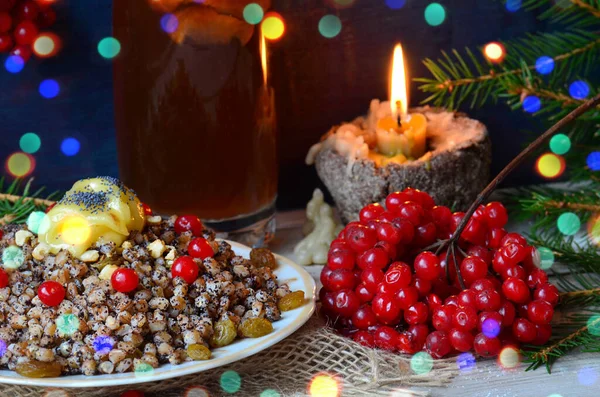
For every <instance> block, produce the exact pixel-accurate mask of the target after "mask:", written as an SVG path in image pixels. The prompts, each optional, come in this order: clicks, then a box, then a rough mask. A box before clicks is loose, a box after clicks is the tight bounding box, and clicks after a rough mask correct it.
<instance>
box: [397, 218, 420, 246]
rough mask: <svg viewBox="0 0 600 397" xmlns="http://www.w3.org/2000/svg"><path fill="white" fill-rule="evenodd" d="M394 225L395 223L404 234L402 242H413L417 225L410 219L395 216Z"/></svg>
mask: <svg viewBox="0 0 600 397" xmlns="http://www.w3.org/2000/svg"><path fill="white" fill-rule="evenodd" d="M392 225H394V226H395V227H396V228H397V229H398V230H399V231H400V235H401V236H402V240H401V241H400V242H401V243H402V244H410V243H412V241H413V239H414V237H415V227H414V225H413V224H412V223H410V221H407V220H406V219H402V218H394V219H393V220H392Z"/></svg>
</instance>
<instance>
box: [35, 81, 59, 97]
mask: <svg viewBox="0 0 600 397" xmlns="http://www.w3.org/2000/svg"><path fill="white" fill-rule="evenodd" d="M39 92H40V95H41V96H43V97H44V98H46V99H52V98H56V96H57V95H58V94H59V93H60V85H58V82H57V81H56V80H52V79H46V80H44V81H42V82H41V83H40V87H39Z"/></svg>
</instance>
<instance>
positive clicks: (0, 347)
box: [0, 339, 6, 357]
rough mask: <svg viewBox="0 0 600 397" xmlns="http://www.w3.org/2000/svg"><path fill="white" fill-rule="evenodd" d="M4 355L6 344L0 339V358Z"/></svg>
mask: <svg viewBox="0 0 600 397" xmlns="http://www.w3.org/2000/svg"><path fill="white" fill-rule="evenodd" d="M4 353H6V342H4V339H0V357H2V356H4Z"/></svg>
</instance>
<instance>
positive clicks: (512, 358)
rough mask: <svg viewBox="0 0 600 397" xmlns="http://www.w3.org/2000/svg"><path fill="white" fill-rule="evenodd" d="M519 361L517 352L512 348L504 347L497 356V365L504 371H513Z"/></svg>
mask: <svg viewBox="0 0 600 397" xmlns="http://www.w3.org/2000/svg"><path fill="white" fill-rule="evenodd" d="M520 361H521V358H520V355H519V351H518V350H517V349H515V348H514V347H512V346H508V347H505V348H504V349H502V351H501V352H500V354H499V355H498V365H500V366H501V367H502V368H504V369H513V368H516V367H517V366H518V365H519V362H520Z"/></svg>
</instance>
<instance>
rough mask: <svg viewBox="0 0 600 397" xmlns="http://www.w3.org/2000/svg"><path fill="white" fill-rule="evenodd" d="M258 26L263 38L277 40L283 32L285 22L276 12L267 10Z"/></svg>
mask: <svg viewBox="0 0 600 397" xmlns="http://www.w3.org/2000/svg"><path fill="white" fill-rule="evenodd" d="M260 27H261V30H262V32H263V35H264V36H265V38H266V39H269V40H279V39H280V38H281V37H282V36H283V34H284V33H285V22H283V18H282V17H281V15H279V14H278V13H276V12H269V13H268V14H267V15H266V16H265V19H264V20H263V22H262V24H261V25H260Z"/></svg>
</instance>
